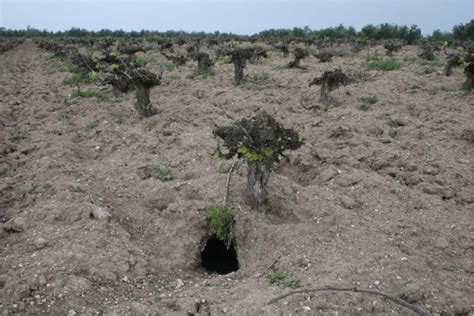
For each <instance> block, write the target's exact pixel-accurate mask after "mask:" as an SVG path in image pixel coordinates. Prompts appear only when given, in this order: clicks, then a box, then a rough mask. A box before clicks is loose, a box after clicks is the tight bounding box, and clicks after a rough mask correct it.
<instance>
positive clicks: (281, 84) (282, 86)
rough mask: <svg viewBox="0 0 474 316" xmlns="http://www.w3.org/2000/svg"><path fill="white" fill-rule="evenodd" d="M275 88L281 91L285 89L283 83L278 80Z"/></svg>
mask: <svg viewBox="0 0 474 316" xmlns="http://www.w3.org/2000/svg"><path fill="white" fill-rule="evenodd" d="M276 86H277V88H279V89H281V88H284V87H285V82H283V81H281V80H278V81H277V83H276Z"/></svg>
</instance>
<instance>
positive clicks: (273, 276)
mask: <svg viewBox="0 0 474 316" xmlns="http://www.w3.org/2000/svg"><path fill="white" fill-rule="evenodd" d="M267 280H268V282H270V284H277V285H279V286H281V287H282V288H284V289H285V288H292V289H296V288H299V287H301V283H300V281H299V280H297V279H295V278H292V277H290V276H289V275H288V273H286V272H284V271H279V270H275V269H274V270H272V271H270V272H268V274H267Z"/></svg>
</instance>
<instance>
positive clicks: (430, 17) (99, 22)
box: [0, 0, 474, 34]
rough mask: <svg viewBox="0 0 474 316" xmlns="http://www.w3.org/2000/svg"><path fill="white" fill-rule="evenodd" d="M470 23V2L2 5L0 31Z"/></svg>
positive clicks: (231, 0) (241, 30) (30, 0)
mask: <svg viewBox="0 0 474 316" xmlns="http://www.w3.org/2000/svg"><path fill="white" fill-rule="evenodd" d="M473 18H474V0H313V1H310V0H286V1H281V0H280V1H278V0H277V1H270V0H194V1H191V0H135V1H133V0H95V1H94V0H0V26H2V27H6V28H12V29H24V28H26V27H27V26H28V25H30V26H31V27H34V28H38V29H47V30H53V31H57V30H65V29H69V28H71V27H81V28H86V29H89V30H99V29H102V28H108V29H112V30H113V29H124V30H141V29H150V30H159V31H166V30H184V31H206V32H214V31H217V30H218V31H221V32H232V33H235V34H253V33H257V32H259V31H262V30H264V29H269V28H293V27H295V26H297V27H303V26H305V25H308V26H309V27H310V28H312V29H320V28H324V27H329V26H337V25H339V24H341V23H342V24H344V25H346V26H349V25H352V26H354V27H355V28H356V29H360V28H361V27H362V26H364V25H367V24H380V23H385V22H387V23H394V24H404V25H411V24H417V25H418V26H419V27H420V28H421V29H422V31H423V33H424V34H427V33H428V34H431V32H432V31H433V30H434V29H441V30H443V31H450V30H451V28H452V26H453V25H454V24H459V23H466V22H469V21H470V20H471V19H473Z"/></svg>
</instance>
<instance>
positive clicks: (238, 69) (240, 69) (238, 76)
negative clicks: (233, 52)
mask: <svg viewBox="0 0 474 316" xmlns="http://www.w3.org/2000/svg"><path fill="white" fill-rule="evenodd" d="M246 64H247V60H246V59H243V58H242V59H236V60H234V80H235V84H236V85H239V84H240V82H241V81H242V79H244V68H245V65H246Z"/></svg>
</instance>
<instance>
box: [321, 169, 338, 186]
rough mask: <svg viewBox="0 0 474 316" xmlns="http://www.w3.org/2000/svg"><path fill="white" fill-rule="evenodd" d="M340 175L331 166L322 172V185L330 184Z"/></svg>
mask: <svg viewBox="0 0 474 316" xmlns="http://www.w3.org/2000/svg"><path fill="white" fill-rule="evenodd" d="M338 174H339V171H338V170H337V169H336V168H335V167H334V166H329V167H327V168H326V169H324V170H322V171H321V172H320V174H319V176H318V179H319V181H320V182H321V183H324V182H328V181H330V180H331V179H333V178H334V177H335V176H337V175H338Z"/></svg>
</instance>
